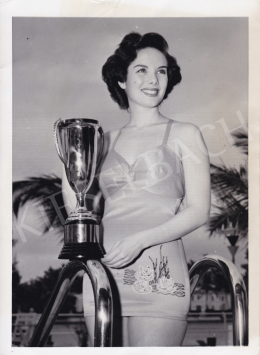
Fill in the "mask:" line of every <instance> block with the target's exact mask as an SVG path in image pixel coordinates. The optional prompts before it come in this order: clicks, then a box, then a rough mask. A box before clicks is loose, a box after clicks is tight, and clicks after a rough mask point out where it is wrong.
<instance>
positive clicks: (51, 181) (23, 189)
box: [13, 175, 67, 233]
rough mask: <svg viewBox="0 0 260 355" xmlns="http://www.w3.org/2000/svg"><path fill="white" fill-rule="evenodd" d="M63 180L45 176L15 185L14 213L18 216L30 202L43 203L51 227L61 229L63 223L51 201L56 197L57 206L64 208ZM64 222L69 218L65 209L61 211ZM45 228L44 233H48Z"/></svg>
mask: <svg viewBox="0 0 260 355" xmlns="http://www.w3.org/2000/svg"><path fill="white" fill-rule="evenodd" d="M61 191H62V188H61V179H60V178H58V177H57V176H55V175H43V176H41V177H31V178H28V179H27V180H22V181H16V182H14V183H13V212H14V214H15V216H16V217H17V216H18V212H19V209H20V208H21V207H22V206H24V205H25V204H26V203H27V202H29V201H35V202H39V203H41V205H42V207H43V208H44V211H45V213H46V215H47V217H48V219H49V222H50V225H51V226H52V227H54V228H58V229H61V227H62V222H61V220H60V218H59V216H58V214H57V211H56V210H55V207H54V205H53V204H52V202H51V200H50V196H52V195H55V202H56V203H57V206H59V207H60V208H62V207H63V206H64V201H63V197H62V193H61ZM60 213H62V216H63V218H64V220H65V219H66V218H67V212H66V210H65V208H63V209H60ZM48 229H49V228H48V226H46V227H45V230H44V233H45V232H47V231H48Z"/></svg>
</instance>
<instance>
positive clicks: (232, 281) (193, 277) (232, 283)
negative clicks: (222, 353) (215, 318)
mask: <svg viewBox="0 0 260 355" xmlns="http://www.w3.org/2000/svg"><path fill="white" fill-rule="evenodd" d="M212 267H215V268H217V269H219V270H220V271H221V272H222V274H223V276H224V277H225V278H226V280H227V282H228V285H229V288H230V293H231V301H232V311H233V345H240V346H241V345H248V302H247V292H246V287H245V283H244V280H243V278H242V276H241V274H240V273H239V272H238V271H237V268H236V267H235V265H234V264H233V263H232V262H230V261H228V260H226V259H225V258H223V257H221V256H215V255H207V256H205V257H204V258H203V259H202V260H200V261H198V262H196V263H195V264H194V265H193V266H192V267H191V269H190V272H189V274H190V283H191V294H192V293H193V292H194V290H195V287H196V285H197V283H198V282H199V280H200V278H201V277H202V276H203V275H204V274H205V272H207V271H208V270H209V269H210V268H212Z"/></svg>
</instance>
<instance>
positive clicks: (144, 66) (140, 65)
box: [134, 64, 167, 69]
mask: <svg viewBox="0 0 260 355" xmlns="http://www.w3.org/2000/svg"><path fill="white" fill-rule="evenodd" d="M136 67H143V68H148V66H147V65H143V64H137V65H135V66H134V68H136ZM161 68H165V69H167V66H166V65H161V66H160V67H158V69H161Z"/></svg>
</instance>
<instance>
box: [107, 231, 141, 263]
mask: <svg viewBox="0 0 260 355" xmlns="http://www.w3.org/2000/svg"><path fill="white" fill-rule="evenodd" d="M141 240H142V238H141V236H140V235H139V234H134V235H131V236H129V237H126V238H124V239H122V240H120V241H118V242H116V243H115V244H114V245H113V247H112V249H110V250H109V252H108V253H107V254H106V255H105V256H104V258H103V259H102V262H103V263H104V264H106V265H107V266H109V267H111V268H116V269H118V268H120V267H123V266H125V265H127V264H129V263H130V262H131V261H133V260H134V259H135V258H136V257H137V256H138V255H139V254H140V253H141V251H142V250H143V249H144V247H143V245H142V242H141Z"/></svg>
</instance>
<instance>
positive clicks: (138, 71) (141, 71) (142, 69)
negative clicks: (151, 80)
mask: <svg viewBox="0 0 260 355" xmlns="http://www.w3.org/2000/svg"><path fill="white" fill-rule="evenodd" d="M137 73H146V69H145V68H141V69H139V70H137Z"/></svg>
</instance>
